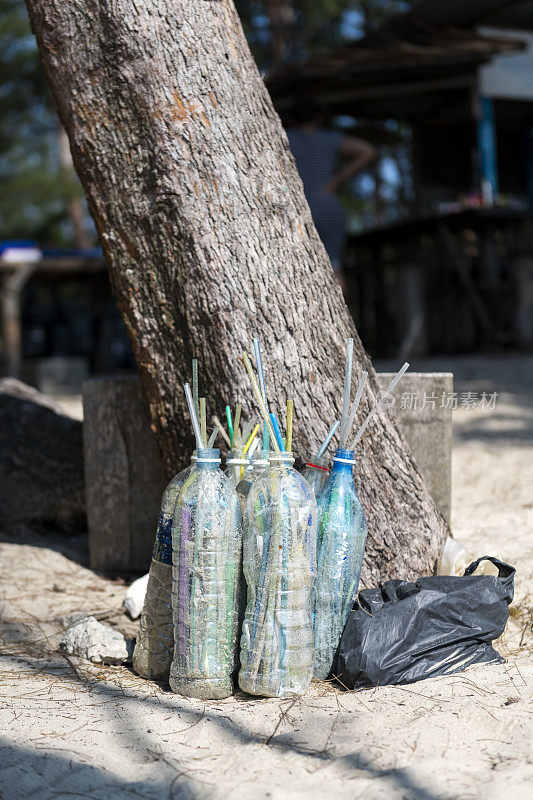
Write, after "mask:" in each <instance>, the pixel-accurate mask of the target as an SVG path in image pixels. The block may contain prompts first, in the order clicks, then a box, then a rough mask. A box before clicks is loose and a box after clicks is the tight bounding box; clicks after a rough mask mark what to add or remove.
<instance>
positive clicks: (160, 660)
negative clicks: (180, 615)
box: [133, 452, 196, 680]
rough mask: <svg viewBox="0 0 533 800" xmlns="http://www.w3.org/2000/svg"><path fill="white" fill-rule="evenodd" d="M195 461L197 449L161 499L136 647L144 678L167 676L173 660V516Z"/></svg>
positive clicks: (137, 664)
mask: <svg viewBox="0 0 533 800" xmlns="http://www.w3.org/2000/svg"><path fill="white" fill-rule="evenodd" d="M195 463H196V452H194V453H193V455H192V457H191V463H190V465H189V466H188V467H185V469H183V470H182V471H181V472H179V473H178V474H177V475H175V476H174V477H173V478H172V480H171V481H170V483H169V484H168V486H167V487H166V489H165V491H164V492H163V498H162V500H161V511H160V514H159V520H158V524H157V532H156V535H155V543H154V550H153V554H152V563H151V564H150V572H149V576H148V586H147V588H146V595H145V598H144V605H143V611H142V616H141V621H140V624H139V632H138V634H137V643H136V645H135V650H134V651H133V669H134V670H135V672H136V673H137V674H138V675H141V676H142V677H143V678H149V679H152V680H168V674H169V670H170V662H171V661H172V653H173V650H174V632H173V622H172V603H171V598H170V595H171V590H172V516H173V514H174V506H175V504H176V499H177V496H178V494H179V491H180V489H181V487H182V486H183V484H184V483H185V481H186V480H187V478H188V477H189V475H190V473H191V470H192V469H194V466H195Z"/></svg>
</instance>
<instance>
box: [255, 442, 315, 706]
mask: <svg viewBox="0 0 533 800" xmlns="http://www.w3.org/2000/svg"><path fill="white" fill-rule="evenodd" d="M269 461H270V468H269V469H267V470H265V471H264V472H262V473H261V474H260V475H259V477H258V478H257V479H256V480H255V481H254V482H253V484H252V486H251V488H250V491H249V494H248V499H247V502H246V507H245V513H244V542H243V568H244V574H245V577H246V583H247V586H248V596H247V604H246V614H245V618H244V623H243V631H242V636H241V669H240V672H239V686H240V687H241V689H243V690H244V691H246V692H249V693H250V694H254V695H266V696H270V697H291V696H298V695H301V694H303V693H304V692H305V691H306V690H307V688H308V686H309V684H310V682H311V678H312V672H313V623H312V610H311V590H312V586H313V580H314V577H315V558H316V555H315V537H316V501H315V498H314V494H313V492H312V490H311V489H310V487H309V485H308V483H307V482H306V481H305V480H304V478H303V477H302V476H301V475H299V474H298V473H297V472H296V471H295V470H294V469H293V467H292V463H293V458H292V454H291V453H290V452H281V453H272V454H271V455H270V459H269Z"/></svg>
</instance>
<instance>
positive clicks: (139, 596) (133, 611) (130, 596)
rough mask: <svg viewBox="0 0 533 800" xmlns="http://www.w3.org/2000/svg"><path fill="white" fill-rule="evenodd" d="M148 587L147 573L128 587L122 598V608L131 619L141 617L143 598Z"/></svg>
mask: <svg viewBox="0 0 533 800" xmlns="http://www.w3.org/2000/svg"><path fill="white" fill-rule="evenodd" d="M147 586H148V573H146V575H143V576H142V578H137V580H136V581H133V583H132V584H131V586H128V588H127V590H126V595H125V597H124V607H125V609H126V611H127V612H128V614H129V615H130V617H131V618H132V619H137V617H140V616H141V612H142V610H143V605H144V596H145V594H146V588H147Z"/></svg>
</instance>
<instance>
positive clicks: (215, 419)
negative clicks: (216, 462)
mask: <svg viewBox="0 0 533 800" xmlns="http://www.w3.org/2000/svg"><path fill="white" fill-rule="evenodd" d="M211 422H212V423H213V425H216V426H217V428H218V432H219V433H220V435H221V436H222V438H223V439H224V441H225V442H226V444H227V445H228V447H231V442H230V440H229V436H228V434H227V433H226V429H225V428H224V426H223V424H222V423H221V421H220V420H219V418H218V417H217V415H216V414H213V416H212V417H211Z"/></svg>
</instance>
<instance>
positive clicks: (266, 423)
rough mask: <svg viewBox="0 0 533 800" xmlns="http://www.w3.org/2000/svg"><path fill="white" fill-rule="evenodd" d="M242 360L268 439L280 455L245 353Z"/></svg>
mask: <svg viewBox="0 0 533 800" xmlns="http://www.w3.org/2000/svg"><path fill="white" fill-rule="evenodd" d="M242 360H243V361H244V366H245V367H246V372H247V373H248V377H249V378H250V382H251V384H252V389H253V390H254V394H255V399H256V400H257V405H258V406H259V410H260V412H261V416H262V417H263V420H264V423H265V425H266V426H267V430H268V433H269V434H270V439H271V440H272V444H273V446H274V450H275V451H276V453H278V455H281V450H280V448H279V445H278V443H277V440H276V434H275V433H274V428H273V427H272V423H271V421H270V417H269V416H268V411H267V409H266V406H265V404H264V402H263V397H262V395H261V390H260V388H259V386H258V384H257V380H256V377H255V375H254V372H253V369H252V365H251V363H250V359H249V358H248V355H247V354H246V353H243V354H242Z"/></svg>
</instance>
